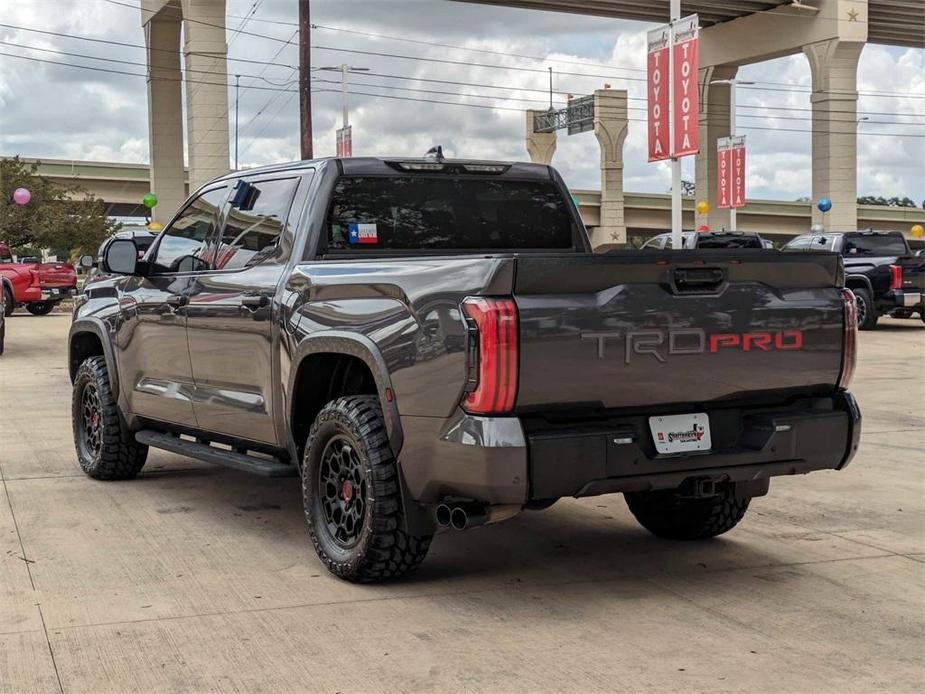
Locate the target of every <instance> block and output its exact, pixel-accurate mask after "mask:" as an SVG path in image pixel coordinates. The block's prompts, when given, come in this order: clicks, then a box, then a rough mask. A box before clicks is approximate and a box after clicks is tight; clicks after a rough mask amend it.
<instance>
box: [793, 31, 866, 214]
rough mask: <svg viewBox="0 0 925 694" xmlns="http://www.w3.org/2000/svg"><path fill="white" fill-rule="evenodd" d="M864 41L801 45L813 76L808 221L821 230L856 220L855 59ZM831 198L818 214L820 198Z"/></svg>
mask: <svg viewBox="0 0 925 694" xmlns="http://www.w3.org/2000/svg"><path fill="white" fill-rule="evenodd" d="M863 48H864V44H863V43H862V42H859V41H842V40H840V39H829V40H827V41H820V42H818V43H813V44H810V45H808V46H806V47H804V49H803V51H804V53H806V57H807V58H808V59H809V66H810V70H811V72H812V77H813V92H812V97H811V98H812V107H813V144H812V152H813V154H812V157H813V207H812V212H813V224H822V225H823V226H825V228H826V230H829V229H833V230H839V229H843V230H850V229H856V228H857V224H858V209H857V195H858V193H857V189H858V168H857V154H858V142H857V115H858V107H857V106H858V105H857V102H858V91H857V72H858V61H859V59H860V57H861V50H862V49H863ZM822 197H827V198H829V199H830V200H831V201H832V209H831V210H830V211H829V212H827V213H825V214H823V213H822V212H820V211H819V208H817V207H816V204H815V203H816V201H818V200H819V198H822Z"/></svg>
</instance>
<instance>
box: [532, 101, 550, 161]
mask: <svg viewBox="0 0 925 694" xmlns="http://www.w3.org/2000/svg"><path fill="white" fill-rule="evenodd" d="M540 113H544V111H527V125H526V136H527V154H529V155H530V161H532V162H533V163H534V164H546V165H549V164H552V155H553V154H555V153H556V132H555V131H553V132H551V133H538V132H534V130H533V119H534V118H535V117H536V116H537V115H538V114H540Z"/></svg>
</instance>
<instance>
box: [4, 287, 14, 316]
mask: <svg viewBox="0 0 925 694" xmlns="http://www.w3.org/2000/svg"><path fill="white" fill-rule="evenodd" d="M15 310H16V304H15V303H14V302H13V292H11V291H10V288H9V287H4V288H3V315H4V316H12V315H13V311H15Z"/></svg>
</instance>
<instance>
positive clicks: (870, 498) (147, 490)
mask: <svg viewBox="0 0 925 694" xmlns="http://www.w3.org/2000/svg"><path fill="white" fill-rule="evenodd" d="M68 327H69V318H68V317H67V316H66V315H60V314H56V315H50V316H45V317H32V316H29V315H25V314H20V313H17V314H16V315H15V316H13V317H12V318H10V319H9V322H8V327H7V351H6V353H5V354H4V355H3V356H2V357H0V476H2V487H0V691H2V692H17V693H18V692H33V691H34V692H54V691H64V692H107V691H113V692H128V691H153V692H182V691H196V692H200V691H203V692H206V691H222V692H240V691H248V692H262V691H263V692H288V691H296V692H301V691H305V692H331V693H333V692H443V691H446V692H463V691H472V692H495V691H497V692H521V691H530V692H532V691H555V692H563V691H568V692H583V693H584V692H614V691H643V690H645V691H668V690H681V691H687V690H695V691H711V692H715V691H746V690H747V691H750V692H764V691H767V692H771V691H773V692H780V691H792V692H806V691H813V692H854V691H856V692H870V691H889V692H904V691H921V687H922V682H923V681H925V680H923V678H925V669H923V661H922V654H923V653H925V453H923V436H922V433H923V425H925V370H923V361H922V360H923V355H925V349H923V348H925V326H923V324H922V322H921V321H920V320H918V319H916V320H904V321H900V320H891V319H884V320H883V321H882V323H881V327H880V328H879V329H878V330H877V331H875V332H865V333H862V334H861V335H860V361H859V366H858V372H857V375H856V377H855V382H854V386H853V390H854V392H855V393H856V395H857V396H858V399H859V401H860V404H861V408H862V411H863V414H864V434H863V437H862V443H861V450H860V453H859V454H858V456H857V457H856V458H855V460H854V462H853V463H852V465H851V466H850V467H849V468H848V469H847V470H845V471H843V472H820V473H815V474H812V475H809V476H807V477H795V478H776V479H775V480H773V481H772V483H771V491H770V494H769V495H768V496H767V497H764V498H760V499H756V500H755V501H753V503H752V506H751V509H750V511H749V513H748V514H747V515H746V518H745V520H744V521H743V522H742V523H741V524H740V525H739V527H738V528H736V529H735V530H733V531H732V532H730V533H729V534H728V535H726V536H724V537H722V538H719V539H716V540H713V541H709V542H704V543H675V542H667V541H662V540H658V539H655V538H653V537H652V536H650V535H648V534H647V533H646V532H645V531H644V530H643V529H642V528H641V527H639V526H638V525H637V524H636V522H635V521H634V520H633V518H632V517H631V515H630V514H629V512H628V511H627V509H626V506H625V504H624V502H623V499H622V497H621V496H619V495H614V496H605V497H597V498H591V499H585V500H581V501H578V500H563V501H561V502H559V503H558V504H556V505H555V506H553V507H552V508H550V509H548V510H546V511H539V512H526V513H523V514H521V515H520V516H518V517H517V518H515V519H513V520H511V521H509V522H507V523H503V524H500V525H496V526H489V527H485V528H480V529H475V530H472V531H467V532H464V533H448V534H444V535H441V536H440V537H438V538H437V539H436V540H435V542H434V544H433V546H432V549H431V552H430V555H429V556H428V558H427V560H426V561H425V562H424V564H423V565H422V567H421V569H420V570H419V571H418V572H417V574H415V575H414V576H413V577H411V578H410V579H408V580H404V581H402V582H399V583H394V584H390V585H379V586H356V585H350V584H347V583H344V582H341V581H339V580H337V579H335V578H334V577H332V576H330V575H329V574H328V573H327V572H326V571H325V570H324V568H323V567H322V565H321V563H320V562H319V561H318V560H317V559H316V558H315V555H314V552H313V551H312V549H311V546H310V544H309V541H308V538H307V533H306V530H305V527H304V521H303V517H302V506H301V498H300V492H299V487H298V482H297V480H292V479H288V480H266V479H261V478H254V477H251V476H248V475H246V474H243V473H238V472H233V471H229V470H225V469H221V468H216V467H212V466H210V465H207V464H205V463H198V462H195V461H192V460H188V459H184V458H181V457H178V456H175V455H172V454H168V453H163V452H159V451H155V450H152V451H151V454H150V455H149V458H148V464H147V466H146V467H145V469H144V471H143V474H142V475H141V476H140V477H139V478H138V479H135V480H132V481H129V482H109V483H107V482H97V481H94V480H91V479H89V478H87V477H85V476H84V475H83V474H82V473H81V471H80V469H79V468H78V466H77V463H76V461H75V455H74V449H73V444H72V439H71V423H70V384H69V382H68V376H67V367H66V341H67V330H68Z"/></svg>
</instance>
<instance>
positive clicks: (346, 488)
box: [340, 480, 353, 501]
mask: <svg viewBox="0 0 925 694" xmlns="http://www.w3.org/2000/svg"><path fill="white" fill-rule="evenodd" d="M340 496H341V498H342V499H343V500H344V501H350V500H351V499H353V482H351V481H350V480H344V481H343V483H342V484H341V485H340Z"/></svg>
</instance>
